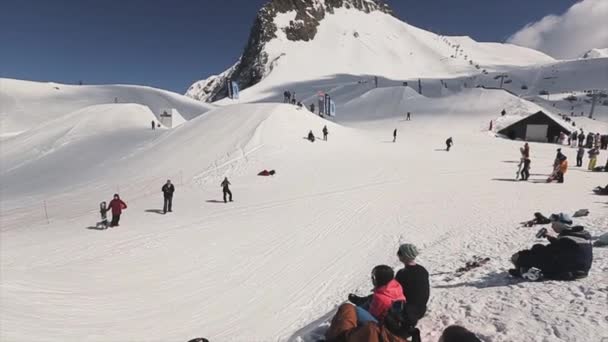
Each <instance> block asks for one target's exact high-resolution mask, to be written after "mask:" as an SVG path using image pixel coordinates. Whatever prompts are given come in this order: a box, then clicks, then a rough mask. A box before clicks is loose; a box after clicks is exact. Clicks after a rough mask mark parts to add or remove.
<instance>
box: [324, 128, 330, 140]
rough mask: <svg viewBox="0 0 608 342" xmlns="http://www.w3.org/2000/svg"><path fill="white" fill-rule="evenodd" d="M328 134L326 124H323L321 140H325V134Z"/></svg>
mask: <svg viewBox="0 0 608 342" xmlns="http://www.w3.org/2000/svg"><path fill="white" fill-rule="evenodd" d="M328 134H329V130H327V125H325V126H323V140H325V141H327V135H328Z"/></svg>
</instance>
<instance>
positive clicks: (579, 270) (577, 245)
mask: <svg viewBox="0 0 608 342" xmlns="http://www.w3.org/2000/svg"><path fill="white" fill-rule="evenodd" d="M549 219H550V220H551V228H552V229H553V231H554V232H555V233H557V234H558V236H557V237H553V236H550V235H548V234H546V233H547V232H546V229H545V230H544V231H543V230H541V231H539V235H537V236H539V237H545V238H547V240H549V244H548V245H541V244H536V245H534V246H532V248H531V249H528V250H523V251H520V252H518V253H515V254H514V255H513V256H512V257H511V262H512V263H513V265H514V266H515V268H514V269H511V270H509V274H511V275H512V276H515V277H522V276H523V277H525V276H526V274H528V271H529V270H530V269H531V268H536V269H539V270H540V271H541V272H542V275H543V276H544V277H545V278H548V279H555V280H575V279H580V278H584V277H586V276H587V275H588V274H589V270H590V269H591V263H592V260H593V249H592V247H591V235H590V234H589V233H588V232H587V231H586V230H585V228H584V227H582V226H572V219H571V218H570V216H569V215H568V214H564V213H561V214H553V215H551V216H550V218H549Z"/></svg>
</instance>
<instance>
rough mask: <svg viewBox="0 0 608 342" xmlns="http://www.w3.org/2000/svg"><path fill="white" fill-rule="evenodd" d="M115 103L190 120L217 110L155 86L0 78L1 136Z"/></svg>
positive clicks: (157, 115) (155, 113) (155, 114)
mask: <svg viewBox="0 0 608 342" xmlns="http://www.w3.org/2000/svg"><path fill="white" fill-rule="evenodd" d="M115 101H117V102H118V103H136V104H140V105H145V106H148V107H149V108H150V110H151V111H152V113H154V116H156V117H157V118H158V117H159V116H160V114H161V113H162V110H163V109H166V108H176V109H178V110H179V112H180V113H181V114H182V115H183V116H184V118H185V119H188V120H190V119H192V118H194V117H196V116H198V115H200V114H202V113H205V112H207V111H209V110H210V109H212V108H213V106H211V105H208V104H204V103H201V102H198V101H195V100H193V99H191V98H189V97H186V96H183V95H180V94H176V93H173V92H169V91H165V90H160V89H155V88H151V87H143V86H134V85H101V86H92V85H91V86H89V85H83V86H77V85H67V84H59V83H42V82H31V81H21V80H14V79H7V78H0V103H2V106H0V134H3V135H6V134H9V135H10V134H11V133H13V134H14V133H16V132H22V131H26V130H28V129H31V128H33V127H35V126H37V125H40V124H42V123H44V122H47V121H50V120H53V119H55V118H58V117H60V116H62V115H66V114H69V113H71V112H73V111H77V110H80V109H83V108H85V107H89V106H92V105H98V104H111V103H114V102H115ZM152 119H154V118H152ZM148 124H149V122H148Z"/></svg>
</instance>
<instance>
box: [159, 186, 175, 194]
mask: <svg viewBox="0 0 608 342" xmlns="http://www.w3.org/2000/svg"><path fill="white" fill-rule="evenodd" d="M162 190H163V194H164V195H165V197H173V193H174V192H175V187H174V186H173V184H165V185H163V189H162Z"/></svg>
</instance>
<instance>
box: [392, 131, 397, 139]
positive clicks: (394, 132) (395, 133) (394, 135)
mask: <svg viewBox="0 0 608 342" xmlns="http://www.w3.org/2000/svg"><path fill="white" fill-rule="evenodd" d="M396 141H397V129H396V128H395V130H394V131H393V142H396Z"/></svg>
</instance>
